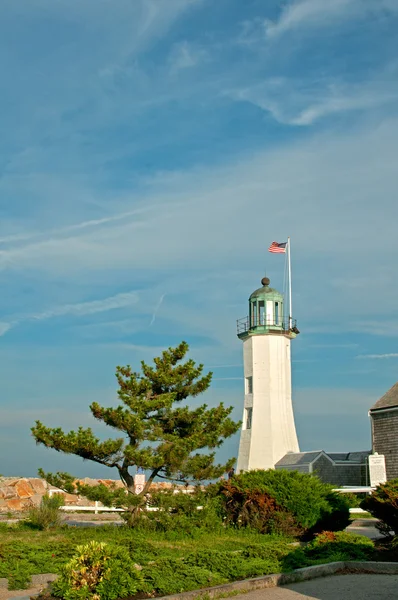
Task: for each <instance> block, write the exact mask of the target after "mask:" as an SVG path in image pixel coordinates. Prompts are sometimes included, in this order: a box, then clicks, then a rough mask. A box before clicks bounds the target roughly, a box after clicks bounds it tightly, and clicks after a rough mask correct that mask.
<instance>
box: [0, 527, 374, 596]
mask: <svg viewBox="0 0 398 600" xmlns="http://www.w3.org/2000/svg"><path fill="white" fill-rule="evenodd" d="M90 540H96V541H102V542H107V543H110V544H114V545H116V546H118V547H124V548H125V549H127V551H128V553H129V554H130V557H131V559H132V560H133V561H134V563H136V564H138V565H140V567H142V574H143V577H144V580H145V585H144V586H143V589H142V593H144V594H147V595H148V596H156V595H167V594H171V593H178V592H183V591H188V590H195V589H200V588H203V587H208V586H212V585H218V584H222V583H227V582H228V581H236V580H239V579H246V578H250V577H256V576H261V575H266V574H269V573H277V572H286V571H291V570H292V569H295V568H299V567H304V566H310V565H312V564H319V563H325V562H331V561H334V560H355V559H358V560H363V559H366V558H367V557H371V554H372V553H373V552H374V549H373V544H372V542H370V541H369V540H367V538H365V539H364V538H363V537H362V536H351V535H350V534H343V533H342V534H337V537H336V536H335V535H334V534H332V538H330V539H329V538H328V537H327V536H326V538H325V540H323V541H322V540H318V542H315V541H314V542H310V544H308V545H307V546H302V545H299V546H298V545H297V543H296V544H294V541H293V539H292V538H288V537H281V536H271V535H262V534H259V533H257V532H253V531H250V530H235V529H228V528H225V529H220V530H218V531H209V530H201V529H195V530H193V531H192V532H191V533H190V534H189V533H186V532H176V531H172V532H164V533H159V532H156V533H155V532H144V531H137V530H132V529H129V528H127V527H124V526H122V527H115V526H114V525H105V526H101V527H95V528H93V527H90V528H88V527H76V528H73V527H61V528H57V529H53V530H50V531H37V530H32V529H31V528H29V527H27V526H26V525H24V524H18V525H6V524H0V578H1V577H6V578H8V580H9V588H10V589H23V588H26V587H27V586H28V584H29V582H30V577H31V575H33V574H39V573H60V571H61V569H62V567H63V565H65V563H66V562H68V560H70V558H71V557H72V556H73V554H74V552H75V548H76V546H78V545H81V544H86V543H87V542H88V541H90ZM141 597H142V596H141Z"/></svg>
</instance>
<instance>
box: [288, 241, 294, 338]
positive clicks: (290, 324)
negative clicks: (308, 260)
mask: <svg viewBox="0 0 398 600" xmlns="http://www.w3.org/2000/svg"><path fill="white" fill-rule="evenodd" d="M287 248H288V257H287V259H288V269H289V330H291V329H292V324H293V320H292V264H291V258H290V237H288V238H287Z"/></svg>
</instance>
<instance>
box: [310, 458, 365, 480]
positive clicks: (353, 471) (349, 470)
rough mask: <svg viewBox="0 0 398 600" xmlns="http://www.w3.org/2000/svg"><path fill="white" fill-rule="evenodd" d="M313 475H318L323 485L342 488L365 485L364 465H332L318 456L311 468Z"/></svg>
mask: <svg viewBox="0 0 398 600" xmlns="http://www.w3.org/2000/svg"><path fill="white" fill-rule="evenodd" d="M312 469H313V470H312V472H313V473H314V475H318V477H319V479H321V480H322V481H323V482H324V483H331V484H332V485H335V486H338V487H342V486H345V485H353V486H354V485H358V486H360V485H366V465H365V464H362V465H360V464H358V465H352V464H351V465H350V464H345V465H339V464H333V463H332V462H330V460H328V459H327V458H326V456H320V457H319V458H318V460H316V461H315V462H314V464H313V466H312Z"/></svg>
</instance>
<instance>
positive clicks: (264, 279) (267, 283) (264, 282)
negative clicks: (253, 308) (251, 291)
mask: <svg viewBox="0 0 398 600" xmlns="http://www.w3.org/2000/svg"><path fill="white" fill-rule="evenodd" d="M261 283H262V284H263V285H264V286H265V285H269V284H270V280H269V279H268V277H263V278H262V280H261Z"/></svg>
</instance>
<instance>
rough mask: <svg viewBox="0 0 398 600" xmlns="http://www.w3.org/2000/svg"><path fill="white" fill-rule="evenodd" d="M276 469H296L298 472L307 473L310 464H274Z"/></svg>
mask: <svg viewBox="0 0 398 600" xmlns="http://www.w3.org/2000/svg"><path fill="white" fill-rule="evenodd" d="M275 469H276V470H277V471H298V472H299V473H309V472H310V465H286V466H278V465H275Z"/></svg>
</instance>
